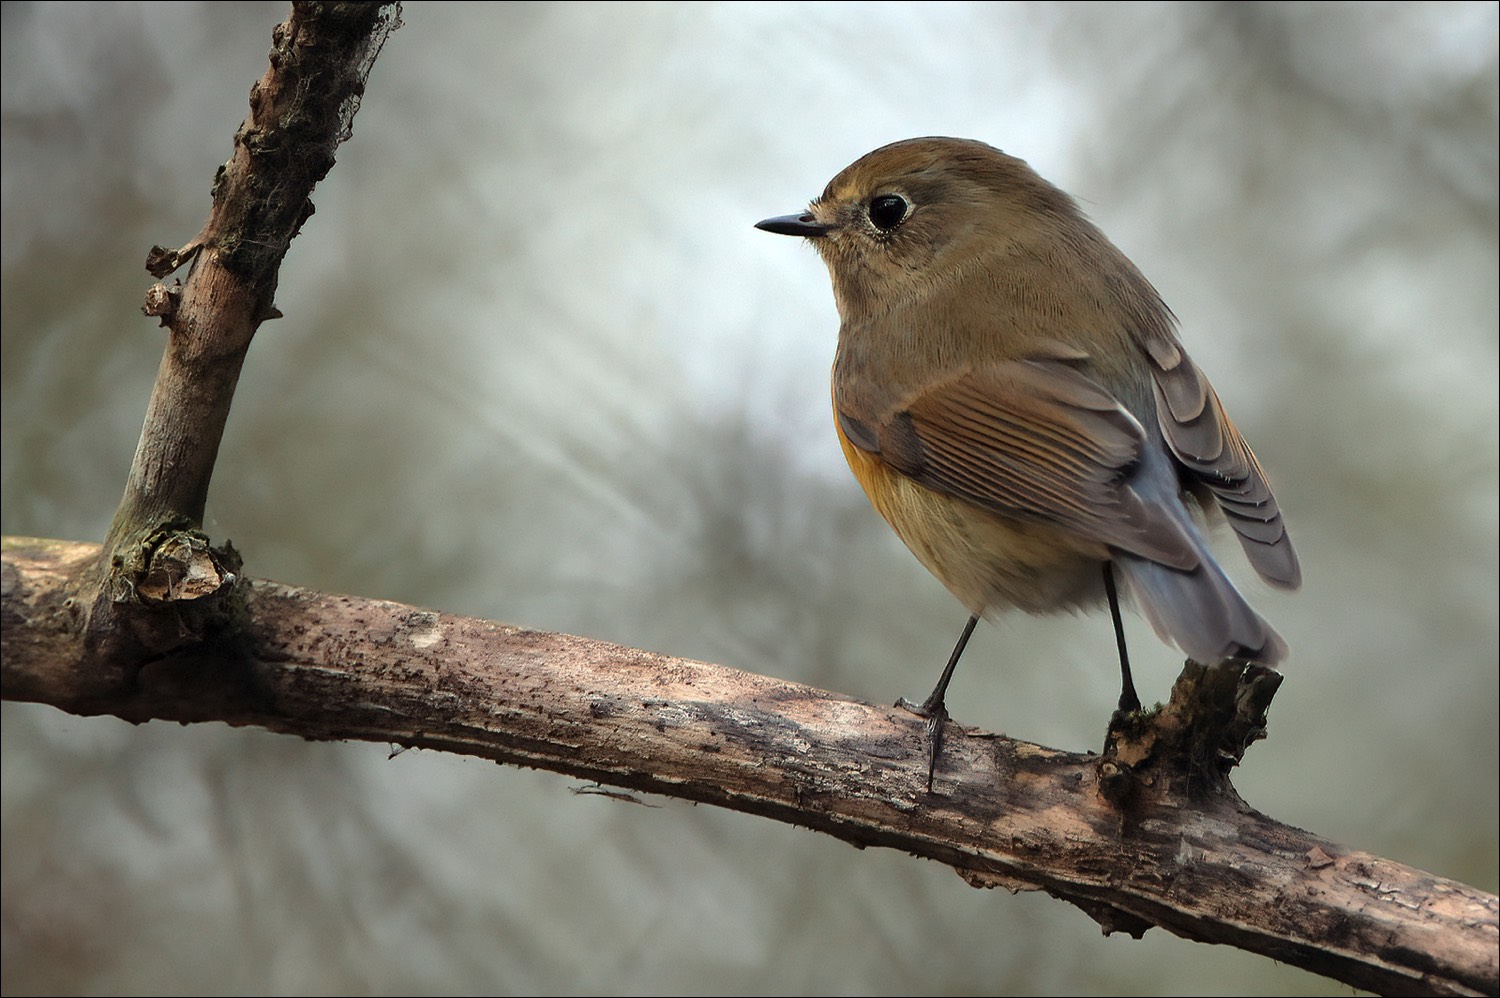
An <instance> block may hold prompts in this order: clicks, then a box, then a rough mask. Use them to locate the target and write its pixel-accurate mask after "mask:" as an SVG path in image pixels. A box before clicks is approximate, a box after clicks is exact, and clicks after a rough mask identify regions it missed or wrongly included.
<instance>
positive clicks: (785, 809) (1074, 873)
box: [0, 538, 1500, 994]
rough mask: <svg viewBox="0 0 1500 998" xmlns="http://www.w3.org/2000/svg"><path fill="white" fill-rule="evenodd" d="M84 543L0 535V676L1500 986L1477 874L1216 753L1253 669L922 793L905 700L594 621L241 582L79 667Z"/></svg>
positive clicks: (1343, 971) (1452, 983)
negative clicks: (581, 629) (735, 817)
mask: <svg viewBox="0 0 1500 998" xmlns="http://www.w3.org/2000/svg"><path fill="white" fill-rule="evenodd" d="M97 555H98V548H97V547H95V546H93V545H88V544H75V543H68V542H60V541H36V540H29V539H11V538H7V539H6V541H5V549H4V563H3V572H4V591H3V606H0V611H3V621H4V629H3V634H4V638H3V649H4V658H3V661H4V665H3V670H0V687H3V690H0V692H3V695H4V697H5V698H6V699H17V700H31V701H36V702H41V703H50V704H52V705H54V706H57V707H59V708H61V709H63V710H68V711H71V712H73V713H79V714H101V713H104V714H113V715H115V716H118V717H122V718H125V719H126V720H129V721H134V722H141V721H146V720H150V719H163V720H173V721H182V722H187V721H211V720H212V721H223V722H225V723H228V724H232V725H257V726H260V727H264V728H268V729H270V730H273V731H281V732H286V733H289V734H296V735H300V736H302V737H304V738H312V739H362V740H368V741H377V742H389V743H394V744H397V745H403V746H417V747H423V748H433V749H441V750H444V751H449V752H458V753H462V754H466V755H474V756H479V757H482V758H486V759H493V760H496V761H498V762H507V763H514V764H517V765H522V766H531V767H535V768H539V769H549V770H553V771H556V772H560V773H567V774H569V775H572V776H576V777H581V778H583V779H587V780H595V781H599V782H601V783H607V784H610V785H612V786H617V787H624V788H627V789H629V790H638V791H646V792H650V793H660V794H668V795H672V796H676V797H681V798H685V799H688V800H694V801H700V802H703V803H707V804H716V805H719V806H722V807H728V808H732V809H734V810H738V811H745V812H748V813H751V814H759V815H763V816H765V817H769V818H774V819H775V820H778V821H785V822H790V823H792V824H797V825H805V826H807V827H809V828H813V829H816V830H818V831H822V832H827V833H828V834H830V835H834V836H836V837H838V838H841V839H844V840H846V841H848V842H851V843H854V844H855V845H858V846H888V847H890V848H895V849H901V850H904V851H906V852H910V853H913V854H916V855H920V856H925V857H927V858H929V859H934V860H937V861H938V862H941V863H945V864H948V865H950V866H952V867H953V868H954V869H955V870H956V871H957V872H958V873H959V874H960V875H962V876H963V877H964V878H965V879H966V880H968V881H969V882H970V883H972V884H974V885H975V886H982V887H993V886H1002V887H1006V888H1009V889H1011V890H1044V891H1047V892H1048V893H1050V894H1052V895H1054V896H1056V897H1059V898H1062V899H1064V900H1067V901H1070V902H1072V903H1073V904H1076V905H1078V906H1079V907H1080V908H1082V909H1084V910H1085V911H1086V912H1088V913H1089V914H1090V915H1091V916H1092V917H1093V918H1095V919H1096V920H1097V921H1099V922H1100V924H1101V925H1102V926H1103V927H1104V929H1105V931H1106V932H1111V931H1126V932H1130V933H1131V934H1132V935H1137V936H1138V935H1140V934H1141V933H1142V932H1143V931H1144V930H1145V929H1146V928H1148V927H1149V926H1152V925H1159V926H1161V927H1162V928H1165V929H1167V930H1168V931H1170V932H1172V933H1175V934H1177V935H1180V936H1184V937H1186V938H1189V939H1196V940H1201V941H1204V942H1217V943H1226V944H1229V945H1233V946H1237V947H1239V948H1241V949H1246V950H1249V951H1252V952H1256V953H1261V954H1264V955H1266V956H1270V957H1272V958H1274V959H1277V960H1281V961H1283V962H1286V963H1290V964H1294V965H1296V966H1299V967H1303V968H1305V969H1308V970H1311V971H1314V972H1316V973H1320V974H1324V975H1327V976H1329V977H1333V978H1336V979H1338V980H1341V981H1344V982H1346V983H1349V984H1352V985H1354V986H1356V987H1361V988H1366V989H1370V990H1373V991H1379V992H1383V993H1387V994H1398V993H1399V994H1486V993H1487V994H1494V993H1495V992H1496V990H1497V986H1500V984H1497V980H1500V969H1497V948H1496V947H1497V940H1500V932H1497V899H1496V898H1495V896H1494V895H1490V894H1486V893H1484V892H1482V891H1479V890H1476V889H1474V888H1471V887H1467V886H1464V885H1463V884H1459V883H1456V882H1454V881H1450V880H1445V879H1443V878H1440V877H1435V876H1432V875H1431V874H1427V873H1423V872H1421V871H1418V870H1414V869H1411V868H1409V867H1405V866H1402V865H1400V864H1398V863H1394V862H1391V861H1389V860H1385V859H1380V858H1378V857H1375V856H1371V855H1369V854H1367V853H1362V852H1358V851H1355V850H1350V849H1347V848H1344V847H1343V846H1339V845H1335V844H1334V843H1332V842H1329V841H1327V840H1324V839H1320V838H1318V837H1316V836H1313V835H1309V834H1308V833H1306V832H1303V831H1300V830H1299V829H1295V828H1291V827H1289V826H1286V825H1282V824H1279V823H1277V822H1275V821H1273V820H1271V819H1269V818H1267V817H1266V816H1264V815H1262V814H1259V813H1257V812H1256V811H1254V810H1253V809H1251V808H1249V807H1248V806H1246V805H1245V804H1244V802H1242V801H1241V800H1240V799H1239V797H1238V796H1237V795H1236V794H1235V793H1234V791H1233V788H1232V787H1230V786H1229V784H1228V782H1227V780H1225V779H1224V778H1223V774H1224V773H1225V772H1227V770H1228V767H1229V766H1230V765H1232V764H1233V763H1234V762H1235V761H1236V760H1237V759H1238V753H1239V752H1242V751H1243V749H1244V746H1245V744H1246V740H1247V739H1253V738H1254V737H1255V734H1256V732H1257V731H1258V730H1259V728H1260V725H1261V724H1262V723H1263V710H1264V706H1265V703H1266V702H1267V700H1268V699H1269V691H1273V690H1274V685H1275V684H1274V682H1272V683H1269V684H1268V683H1267V682H1265V674H1262V673H1258V672H1256V671H1255V670H1253V669H1242V668H1239V667H1222V666H1221V667H1216V668H1214V669H1203V668H1201V667H1198V666H1194V665H1191V664H1190V665H1189V667H1188V668H1187V669H1186V670H1184V674H1183V677H1182V678H1181V679H1179V681H1178V684H1177V687H1176V689H1174V691H1173V696H1172V702H1171V703H1170V704H1168V706H1167V707H1166V708H1164V709H1163V710H1162V711H1161V712H1159V713H1158V714H1155V715H1153V716H1144V715H1135V716H1134V717H1133V718H1132V719H1130V723H1120V724H1117V725H1116V726H1115V727H1114V729H1113V730H1112V731H1111V735H1110V740H1109V744H1108V746H1107V747H1106V750H1105V753H1104V754H1103V755H1102V756H1096V755H1094V754H1092V753H1085V754H1080V753H1072V752H1059V751H1055V750H1053V749H1048V748H1044V747H1042V746H1039V745H1033V744H1030V743H1027V742H1021V741H1015V740H1012V739H1008V738H1002V737H998V736H995V735H991V734H988V733H985V732H982V731H978V730H975V729H968V728H962V727H960V726H957V725H954V726H953V727H952V729H951V730H950V733H949V736H948V737H947V738H946V739H945V740H944V748H943V752H942V756H941V757H940V759H939V765H938V771H937V780H936V783H935V787H934V792H933V793H931V794H929V793H927V791H926V740H925V737H924V727H923V722H922V721H921V719H920V718H917V717H915V716H913V715H911V714H908V713H906V712H905V711H902V710H899V709H895V708H889V707H877V706H873V705H871V704H867V703H861V702H859V701H855V700H849V699H847V698H844V697H840V696H838V695H836V694H833V693H828V692H825V691H822V690H817V689H812V688H809V687H806V686H799V685H797V684H795V683H786V682H781V681H779V680H774V679H769V678H766V677H762V676H756V675H751V674H748V673H743V672H738V671H736V670H733V669H728V668H724V667H722V666H715V665H709V664H705V663H702V662H692V661H687V660H684V659H676V658H669V657H666V656H662V655H655V654H652V653H650V652H644V651H638V650H635V649H631V648H622V647H620V646H617V645H612V644H608V643H606V642H601V641H591V640H588V639H585V638H576V637H569V636H566V635H560V634H548V633H541V632H536V631H527V630H523V629H520V628H515V627H508V626H504V625H500V624H495V623H491V622H488V621H483V620H475V619H472V618H467V617H458V616H453V615H450V614H443V613H435V612H432V611H428V610H422V609H418V608H415V607H409V606H402V605H399V604H395V603H388V602H382V601H378V600H368V599H361V598H358V597H353V596H336V595H329V594H325V593H316V592H310V591H307V590H301V589H295V588H292V587H289V586H283V585H278V584H275V583H270V582H261V581H254V582H250V581H248V580H244V581H242V584H241V588H242V589H243V592H244V596H245V602H244V611H245V612H244V615H243V617H242V619H241V620H240V621H239V626H238V627H237V628H235V629H233V630H232V631H230V630H226V631H223V632H221V633H219V634H218V635H217V636H216V637H215V638H214V640H213V641H211V642H205V643H201V644H197V645H193V646H185V647H182V648H179V649H177V650H175V651H173V652H170V653H168V654H165V655H155V656H147V657H145V658H143V659H141V660H138V661H134V662H130V663H117V664H116V667H114V668H112V669H110V670H108V671H109V673H110V674H112V675H114V676H117V677H121V678H120V680H119V681H118V682H117V684H116V685H115V686H114V687H113V688H112V689H108V690H106V689H103V688H102V687H101V685H100V682H99V679H98V675H99V673H98V671H97V670H95V671H94V672H93V674H91V675H88V676H82V677H80V675H79V668H78V663H79V662H80V661H81V660H82V658H83V657H84V656H83V648H82V643H83V638H82V636H81V632H80V630H79V627H78V623H79V620H78V614H77V613H76V609H75V607H74V606H73V605H70V603H69V592H70V587H71V585H72V584H73V577H74V576H76V575H77V574H78V573H80V572H83V571H86V569H87V566H88V565H89V564H91V562H92V560H93V559H94V558H96V557H97Z"/></svg>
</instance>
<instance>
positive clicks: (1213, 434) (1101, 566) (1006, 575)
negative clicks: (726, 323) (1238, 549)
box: [756, 137, 1302, 790]
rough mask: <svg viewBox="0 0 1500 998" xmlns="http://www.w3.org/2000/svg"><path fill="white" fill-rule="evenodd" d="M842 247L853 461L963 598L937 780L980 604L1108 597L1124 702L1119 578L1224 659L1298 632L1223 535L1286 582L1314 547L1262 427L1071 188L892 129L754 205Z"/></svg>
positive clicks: (848, 454)
mask: <svg viewBox="0 0 1500 998" xmlns="http://www.w3.org/2000/svg"><path fill="white" fill-rule="evenodd" d="M756 227H757V228H759V229H762V230H765V231H767V232H772V233H777V234H782V235H791V236H800V237H802V238H804V239H806V240H807V241H808V242H810V243H811V244H812V245H813V246H814V247H815V248H816V249H817V251H818V254H819V255H820V256H821V258H822V260H823V262H824V263H825V264H826V265H827V268H828V272H829V276H830V278H831V279H832V283H833V295H834V300H835V303H836V305H837V309H838V315H839V331H838V343H837V348H836V351H835V356H834V363H833V372H832V401H833V411H834V428H835V430H836V432H837V434H838V439H839V444H840V446H841V448H842V450H843V453H844V456H845V458H846V460H847V461H848V464H849V467H850V469H851V471H853V473H854V477H855V479H856V480H857V481H858V482H859V484H860V485H861V486H862V487H863V489H864V491H865V493H866V495H867V496H868V498H869V500H870V503H871V504H872V505H873V506H874V508H875V510H876V511H877V512H878V513H879V514H880V515H881V516H882V517H884V519H885V520H886V521H887V522H888V523H889V524H890V526H891V527H892V528H893V529H894V530H895V532H896V534H897V535H898V536H899V537H900V538H901V540H902V541H903V542H905V544H906V546H907V547H908V548H909V549H910V550H911V552H912V554H914V555H915V556H916V558H917V560H918V561H920V562H921V563H922V565H924V566H925V567H926V568H927V569H928V571H930V572H931V573H932V574H933V575H934V576H936V577H937V579H938V580H939V581H940V582H942V583H943V585H944V586H946V587H947V588H948V589H949V591H951V592H952V593H953V595H954V596H956V597H957V598H958V600H959V602H960V603H962V604H963V605H964V606H965V607H966V608H967V609H968V611H969V614H970V615H969V618H968V621H967V623H966V624H965V626H964V629H963V631H962V633H961V635H960V637H959V639H958V642H957V644H956V645H955V646H954V648H953V651H952V654H951V655H950V656H949V659H948V661H947V664H946V665H945V666H944V668H943V671H942V673H941V675H940V677H939V679H938V683H937V685H936V687H935V688H934V689H933V691H932V693H931V695H929V696H928V697H927V698H926V699H925V700H924V701H922V702H921V703H911V702H910V701H907V700H905V699H904V698H903V699H902V700H900V701H898V706H901V707H905V708H907V709H908V710H911V711H913V712H914V713H916V714H918V715H920V716H922V717H924V718H926V719H927V731H928V733H929V738H930V741H929V750H930V751H929V766H928V787H929V790H930V789H931V785H932V779H933V774H934V772H935V769H936V765H937V759H938V754H939V751H940V748H941V743H942V733H943V727H944V725H945V723H946V722H947V720H948V712H947V707H946V693H947V688H948V684H949V682H950V680H951V679H952V677H953V671H954V668H955V667H956V666H957V664H958V660H959V658H960V656H961V655H962V654H963V651H964V648H965V646H966V645H967V643H968V641H969V638H970V636H971V635H972V634H973V632H974V628H975V625H976V624H977V623H978V621H979V620H980V618H981V617H985V616H993V615H996V614H998V613H1000V612H1002V611H1005V610H1007V609H1011V608H1015V609H1019V610H1022V611H1026V612H1030V613H1052V612H1057V611H1063V610H1087V609H1092V608H1094V607H1097V606H1099V605H1100V604H1101V603H1106V602H1107V603H1108V606H1109V609H1110V615H1111V618H1112V621H1113V623H1114V629H1115V638H1116V646H1117V652H1118V656H1119V660H1120V673H1121V689H1120V698H1119V701H1118V709H1119V710H1120V711H1125V712H1129V711H1136V710H1139V709H1140V698H1139V696H1138V695H1137V693H1136V690H1135V685H1134V682H1133V679H1132V677H1131V672H1130V664H1129V656H1128V652H1127V649H1126V644H1125V637H1124V629H1123V624H1122V621H1121V617H1120V609H1119V606H1120V599H1119V584H1121V583H1123V587H1124V588H1125V589H1126V590H1127V591H1128V592H1129V594H1130V595H1131V596H1132V597H1133V598H1134V601H1135V603H1136V605H1137V607H1138V608H1139V609H1140V611H1141V612H1142V613H1143V614H1144V615H1145V617H1146V619H1147V620H1148V621H1149V622H1150V624H1151V625H1152V627H1153V629H1154V630H1155V631H1156V633H1157V635H1158V636H1159V637H1160V638H1161V639H1162V640H1163V641H1165V642H1167V643H1169V644H1172V645H1175V646H1176V647H1177V648H1179V649H1181V650H1182V651H1183V652H1184V653H1185V654H1186V655H1187V656H1188V657H1189V658H1191V659H1193V660H1195V661H1197V662H1200V663H1203V664H1206V665H1213V664H1216V663H1219V662H1222V661H1228V660H1244V661H1249V662H1255V663H1259V664H1262V665H1265V666H1270V667H1275V666H1276V665H1277V664H1278V663H1280V662H1281V661H1282V660H1283V659H1284V658H1285V657H1286V654H1287V646H1286V642H1285V641H1284V640H1283V639H1282V637H1281V636H1280V635H1279V634H1278V633H1277V632H1276V631H1275V630H1274V629H1273V628H1272V627H1271V625H1270V624H1269V623H1267V622H1266V621H1265V619H1264V618H1262V617H1261V616H1260V614H1258V613H1257V612H1256V611H1255V610H1254V609H1252V608H1251V607H1250V605H1249V603H1248V602H1246V600H1245V598H1244V597H1243V596H1242V595H1241V594H1240V592H1239V590H1237V589H1236V588H1235V586H1234V583H1233V582H1231V581H1230V579H1229V577H1228V576H1227V575H1226V574H1225V572H1224V569H1223V568H1222V567H1221V566H1220V565H1219V563H1218V561H1217V560H1216V559H1215V557H1214V554H1213V553H1212V551H1211V550H1210V548H1209V545H1208V542H1207V540H1206V535H1205V528H1206V526H1207V522H1208V518H1209V517H1210V516H1213V517H1214V518H1216V519H1217V518H1221V519H1222V520H1224V521H1227V523H1228V524H1229V526H1230V527H1231V528H1232V529H1233V531H1234V533H1235V534H1236V536H1237V537H1238V539H1239V541H1240V543H1241V545H1242V546H1243V548H1244V551H1245V554H1246V556H1247V560H1248V561H1249V563H1250V565H1251V566H1252V567H1253V568H1254V569H1255V571H1256V572H1257V573H1258V574H1259V575H1260V576H1261V578H1263V579H1264V580H1265V581H1266V582H1267V583H1269V584H1270V585H1271V586H1273V587H1276V588H1279V589H1286V590H1293V589H1296V588H1298V587H1299V586H1300V585H1301V581H1302V570H1301V566H1300V564H1299V562H1298V559H1297V555H1296V553H1295V551H1294V550H1293V548H1292V543H1291V539H1290V537H1289V536H1288V534H1287V529H1286V525H1285V523H1284V520H1283V517H1282V513H1281V509H1280V507H1279V505H1278V503H1277V501H1276V498H1275V495H1274V494H1273V492H1272V490H1271V485H1270V482H1269V481H1268V479H1267V477H1266V475H1265V473H1264V472H1263V471H1262V469H1261V466H1260V463H1259V462H1258V461H1257V459H1256V457H1255V455H1254V453H1253V452H1252V451H1251V450H1250V447H1249V445H1248V444H1247V443H1246V442H1245V439H1244V437H1243V436H1242V435H1241V434H1240V432H1239V430H1238V429H1236V428H1235V426H1234V424H1233V423H1232V422H1230V419H1229V416H1228V415H1227V414H1226V413H1225V411H1224V406H1223V404H1222V403H1221V402H1220V400H1219V396H1218V394H1217V393H1216V392H1215V391H1214V388H1213V386H1212V385H1211V384H1210V383H1209V381H1208V379H1207V377H1206V376H1205V375H1204V374H1203V372H1202V371H1201V370H1200V369H1199V368H1198V366H1197V365H1196V364H1195V363H1194V362H1193V361H1192V359H1191V358H1190V357H1189V356H1188V354H1187V352H1186V350H1185V349H1184V348H1183V345H1182V343H1181V341H1180V340H1179V338H1178V335H1177V319H1176V317H1175V316H1174V315H1173V313H1172V312H1171V310H1170V309H1169V308H1168V307H1167V305H1166V304H1165V303H1164V302H1163V301H1162V299H1161V296H1160V295H1159V294H1158V293H1157V291H1156V289H1155V288H1154V287H1153V286H1152V285H1151V283H1150V282H1149V281H1148V280H1147V279H1146V278H1145V276H1144V275H1142V273H1141V272H1140V271H1139V270H1138V269H1137V268H1136V266H1135V265H1134V264H1133V263H1131V261H1130V260H1129V259H1128V258H1127V257H1126V256H1125V255H1124V253H1122V252H1121V251H1120V250H1119V249H1117V248H1116V247H1115V245H1114V244H1113V243H1112V242H1110V241H1109V239H1108V238H1107V237H1106V236H1105V235H1104V233H1103V232H1101V231H1100V230H1099V229H1098V228H1097V227H1096V226H1095V225H1094V224H1093V222H1091V221H1090V220H1089V219H1088V218H1087V216H1086V215H1085V214H1084V213H1083V211H1082V210H1081V209H1080V208H1079V206H1078V204H1077V202H1076V201H1074V199H1073V198H1072V197H1070V196H1069V195H1068V194H1066V193H1065V192H1063V191H1062V190H1060V189H1059V188H1057V187H1055V186H1053V185H1052V184H1050V183H1048V182H1047V181H1046V180H1044V179H1043V178H1042V177H1041V176H1039V175H1038V174H1037V173H1036V171H1035V170H1033V169H1032V168H1031V167H1030V166H1029V165H1028V164H1027V163H1026V162H1025V161H1024V160H1022V159H1019V158H1016V157H1014V156H1011V155H1007V154H1006V153H1004V152H1002V151H1000V150H999V149H997V148H995V147H993V146H990V145H988V144H986V143H984V142H980V141H976V140H973V139H958V138H946V137H926V138H915V139H906V140H903V141H899V142H893V143H891V144H889V145H885V146H882V147H880V148H878V149H876V150H874V151H873V152H870V153H867V154H866V155H864V156H862V157H860V158H859V159H857V160H855V161H854V162H853V163H852V164H850V165H849V166H848V167H846V168H845V169H844V170H842V171H841V172H840V173H839V174H838V175H837V176H835V177H834V178H833V179H832V180H831V181H829V183H828V185H827V187H826V188H824V190H823V193H822V194H821V195H820V196H818V197H817V198H815V199H813V201H812V202H811V204H810V205H809V207H808V208H807V210H806V211H803V212H797V213H793V214H789V215H780V216H776V217H774V218H767V219H764V220H763V221H760V222H758V223H756Z"/></svg>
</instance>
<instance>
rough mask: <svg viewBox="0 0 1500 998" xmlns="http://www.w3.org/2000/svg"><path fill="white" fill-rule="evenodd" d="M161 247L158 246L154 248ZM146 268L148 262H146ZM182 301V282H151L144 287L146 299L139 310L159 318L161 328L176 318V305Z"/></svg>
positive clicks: (164, 327) (170, 323) (167, 325)
mask: <svg viewBox="0 0 1500 998" xmlns="http://www.w3.org/2000/svg"><path fill="white" fill-rule="evenodd" d="M159 249H161V247H160V246H157V247H154V250H159ZM147 266H148V268H149V266H150V264H149V263H148V264H147ZM181 303H182V284H181V283H180V282H179V283H176V284H174V285H173V286H172V287H170V288H169V287H167V286H166V285H165V284H153V285H151V287H149V288H147V289H146V301H145V302H144V303H143V304H142V305H141V311H142V312H144V313H145V314H146V315H149V316H152V317H154V318H158V319H160V320H161V325H162V328H163V329H166V328H167V327H169V326H171V325H172V320H174V319H175V318H177V306H178V305H180V304H181Z"/></svg>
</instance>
